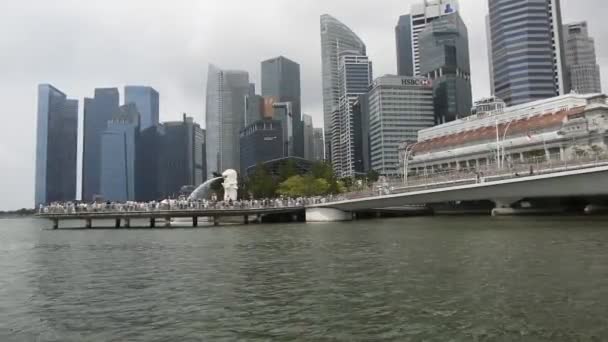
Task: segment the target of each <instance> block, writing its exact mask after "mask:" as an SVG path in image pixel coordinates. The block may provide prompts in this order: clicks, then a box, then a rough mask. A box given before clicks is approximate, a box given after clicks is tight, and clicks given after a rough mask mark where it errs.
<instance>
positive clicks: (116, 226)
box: [114, 219, 120, 228]
mask: <svg viewBox="0 0 608 342" xmlns="http://www.w3.org/2000/svg"><path fill="white" fill-rule="evenodd" d="M114 227H115V228H120V219H116V220H114Z"/></svg>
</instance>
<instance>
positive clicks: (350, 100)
mask: <svg viewBox="0 0 608 342" xmlns="http://www.w3.org/2000/svg"><path fill="white" fill-rule="evenodd" d="M338 79H339V87H340V88H339V89H340V96H339V101H338V102H339V103H338V108H337V109H336V110H334V111H333V113H332V120H331V129H332V132H331V139H332V141H331V146H332V150H331V160H332V163H333V167H334V172H335V173H336V175H338V177H353V176H354V175H355V160H356V157H355V124H354V117H353V104H354V103H355V101H357V99H358V98H359V95H362V94H366V93H367V92H368V90H369V86H370V84H371V83H372V63H371V62H370V60H369V59H368V58H367V56H363V55H357V54H356V51H343V52H342V53H341V54H340V64H339V68H338Z"/></svg>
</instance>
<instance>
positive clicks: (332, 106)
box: [321, 14, 366, 159]
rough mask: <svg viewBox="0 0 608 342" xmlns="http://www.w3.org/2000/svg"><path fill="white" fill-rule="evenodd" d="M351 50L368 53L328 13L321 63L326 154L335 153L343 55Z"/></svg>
mask: <svg viewBox="0 0 608 342" xmlns="http://www.w3.org/2000/svg"><path fill="white" fill-rule="evenodd" d="M346 50H350V51H353V52H354V53H355V54H357V55H361V56H365V55H366V47H365V44H364V43H363V41H362V40H361V38H359V37H358V36H357V35H356V34H355V33H354V32H353V31H352V30H351V29H350V28H348V27H347V26H346V25H344V24H343V23H341V22H340V21H339V20H337V19H336V18H334V17H332V16H331V15H329V14H324V15H322V16H321V62H322V69H323V70H322V73H323V75H322V76H323V121H324V132H325V145H326V146H325V156H326V158H328V159H331V156H332V146H331V145H332V134H333V131H332V114H333V113H334V111H337V110H339V106H340V76H339V65H340V54H341V53H342V52H343V51H346Z"/></svg>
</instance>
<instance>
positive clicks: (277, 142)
mask: <svg viewBox="0 0 608 342" xmlns="http://www.w3.org/2000/svg"><path fill="white" fill-rule="evenodd" d="M240 140H241V142H240V144H241V152H242V153H241V170H240V172H241V175H242V176H243V177H245V176H246V175H247V169H249V168H250V167H253V166H256V165H257V164H258V163H263V162H267V161H270V160H274V159H279V158H282V157H283V124H282V122H281V121H278V120H269V119H264V120H258V121H256V122H254V123H252V124H251V125H248V126H247V127H245V128H244V129H243V130H242V131H241V135H240Z"/></svg>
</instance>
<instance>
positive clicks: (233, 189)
mask: <svg viewBox="0 0 608 342" xmlns="http://www.w3.org/2000/svg"><path fill="white" fill-rule="evenodd" d="M222 177H224V184H223V186H224V202H229V201H230V200H232V201H233V202H234V201H236V200H237V197H238V194H237V191H238V189H239V182H238V174H237V173H236V171H234V170H226V171H224V173H222Z"/></svg>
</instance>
